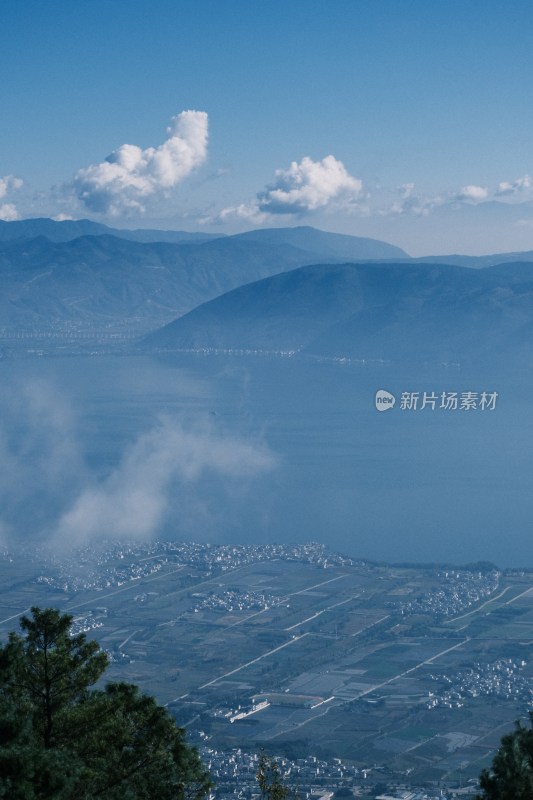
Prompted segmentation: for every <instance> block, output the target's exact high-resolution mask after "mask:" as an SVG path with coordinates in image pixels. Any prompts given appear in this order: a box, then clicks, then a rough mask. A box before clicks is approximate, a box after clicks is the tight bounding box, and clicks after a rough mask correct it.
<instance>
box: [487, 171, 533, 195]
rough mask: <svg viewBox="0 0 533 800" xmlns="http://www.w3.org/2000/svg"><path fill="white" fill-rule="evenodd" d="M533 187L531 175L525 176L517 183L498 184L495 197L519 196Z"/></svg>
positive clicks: (517, 180) (505, 182)
mask: <svg viewBox="0 0 533 800" xmlns="http://www.w3.org/2000/svg"><path fill="white" fill-rule="evenodd" d="M532 186H533V181H532V180H531V178H530V177H529V175H524V176H523V177H522V178H517V179H516V180H515V181H502V182H501V183H499V184H498V187H497V189H496V192H495V195H496V197H502V196H505V195H513V194H518V193H519V192H524V191H527V189H531V187H532Z"/></svg>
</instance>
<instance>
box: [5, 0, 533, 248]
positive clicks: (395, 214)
mask: <svg viewBox="0 0 533 800" xmlns="http://www.w3.org/2000/svg"><path fill="white" fill-rule="evenodd" d="M532 33H533V6H532V5H531V3H530V2H529V1H528V2H522V0H513V2H510V3H507V4H504V3H502V2H492V1H491V0H468V2H466V0H461V2H457V1H456V0H446V2H443V1H442V0H425V2H419V1H418V0H416V2H411V1H410V0H329V2H325V0H324V1H322V2H316V0H306V2H303V0H285V1H284V2H282V1H281V0H262V2H255V1H254V0H248V2H244V0H218V1H217V0H196V2H188V0H174V2H170V0H152V1H151V2H146V1H145V0H106V2H104V1H103V0H90V1H86V0H70V2H69V3H65V2H56V0H47V2H46V3H43V2H42V0H17V2H10V3H3V4H2V5H1V7H0V75H1V82H0V101H1V109H2V114H1V125H0V216H1V217H3V218H4V219H14V218H16V217H19V218H23V217H29V216H60V217H69V216H70V217H75V218H79V217H90V218H93V219H97V220H99V221H102V222H106V223H108V224H111V225H114V226H118V227H139V226H143V227H164V228H177V229H186V230H198V229H204V230H209V231H220V232H221V233H232V232H237V231H240V230H245V229H248V228H251V227H259V226H265V225H267V226H285V225H301V224H311V225H315V226H317V227H320V228H324V229H327V230H334V231H339V232H344V233H352V234H355V235H363V236H374V237H376V238H381V239H386V240H388V241H391V242H393V243H395V244H398V245H400V246H403V247H404V248H405V249H407V250H408V251H409V252H411V253H413V254H414V255H422V254H427V253H431V252H434V253H436V252H440V253H446V252H448V253H449V252H455V251H460V252H470V253H482V252H494V251H504V250H523V249H533V179H530V177H529V176H530V175H531V176H533V135H532V134H533V96H532V95H533V81H532V80H531V76H532V74H533V47H531V42H532V41H533V37H532ZM182 112H193V113H189V114H183V113H182ZM194 112H195V113H194ZM180 115H181V116H180ZM173 119H174V121H173V122H172V120H173ZM169 127H170V131H168V130H167V129H168V128H169ZM126 144H127V145H134V146H135V147H133V148H124V147H123V145H126ZM112 153H115V156H114V157H112V159H111V161H106V158H107V157H108V156H110V154H112Z"/></svg>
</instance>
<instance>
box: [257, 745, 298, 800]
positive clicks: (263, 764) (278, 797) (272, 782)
mask: <svg viewBox="0 0 533 800" xmlns="http://www.w3.org/2000/svg"><path fill="white" fill-rule="evenodd" d="M256 778H257V783H258V785H259V791H260V792H261V800H287V798H289V797H293V798H295V800H296V794H295V792H291V790H290V789H289V788H288V787H287V786H286V785H285V783H284V782H283V779H282V777H281V773H280V769H279V765H278V762H277V761H276V760H275V759H274V758H272V757H271V756H267V755H266V753H264V752H262V753H261V755H260V756H259V763H258V765H257V773H256Z"/></svg>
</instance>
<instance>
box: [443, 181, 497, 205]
mask: <svg viewBox="0 0 533 800" xmlns="http://www.w3.org/2000/svg"><path fill="white" fill-rule="evenodd" d="M488 197H489V190H488V189H486V188H485V187H484V186H474V185H473V184H469V185H468V186H463V188H462V189H461V190H460V191H459V192H458V193H457V195H456V197H455V198H453V197H452V198H451V200H452V202H453V201H454V200H466V201H467V202H472V203H481V202H482V201H483V200H487V199H488Z"/></svg>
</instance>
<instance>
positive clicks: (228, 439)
mask: <svg viewBox="0 0 533 800" xmlns="http://www.w3.org/2000/svg"><path fill="white" fill-rule="evenodd" d="M0 370H1V373H2V376H3V380H2V386H3V387H4V388H3V389H1V390H0V412H1V417H0V456H1V462H0V463H1V464H2V472H1V474H0V498H1V512H0V534H1V537H2V539H3V540H5V541H7V542H9V541H15V540H17V539H19V540H20V539H22V540H37V539H42V538H44V539H46V540H48V541H51V542H53V543H54V544H55V545H56V546H57V547H65V546H68V545H69V544H72V543H83V542H87V541H93V540H97V539H98V538H101V537H107V538H108V537H113V536H117V537H121V538H122V537H127V538H130V537H131V538H149V537H167V538H176V539H195V540H199V541H206V540H208V541H213V542H222V541H224V542H232V541H234V542H250V543H253V542H254V541H257V542H264V541H286V542H296V541H309V540H317V541H321V542H325V543H327V544H328V545H329V547H330V548H332V549H336V550H340V551H342V552H344V553H346V554H349V555H352V556H355V557H362V558H369V559H375V560H387V561H416V562H436V561H450V562H455V563H465V562H467V561H477V560H480V559H483V560H491V561H494V562H495V563H497V564H499V565H500V566H532V565H533V536H532V535H531V519H532V516H533V515H532V511H533V492H532V479H533V457H532V454H531V453H532V449H531V442H532V432H533V406H532V404H531V396H532V392H533V381H532V379H531V377H529V378H528V379H527V380H526V379H524V378H523V377H521V376H516V375H515V376H514V377H504V376H502V375H498V373H495V374H493V375H490V374H485V375H484V376H483V375H480V376H475V375H471V374H464V373H463V372H461V370H460V369H459V368H455V367H453V366H452V367H449V368H447V369H444V368H439V369H434V370H431V371H427V372H426V373H425V374H422V373H421V372H420V371H419V372H418V374H414V373H413V374H409V373H408V372H406V371H404V372H402V371H393V370H391V369H389V368H386V367H380V366H368V365H367V366H355V365H347V364H344V365H342V364H334V363H318V362H309V363H305V362H298V361H296V360H294V359H272V360H267V359H265V358H262V357H259V356H256V357H254V356H249V357H238V356H233V357H226V358H223V357H219V356H209V357H200V356H197V357H193V356H188V357H185V356H183V357H177V356H176V357H172V358H170V357H168V358H165V359H159V360H155V359H151V358H149V357H147V356H146V357H144V356H136V357H118V356H115V357H111V356H109V357H105V356H98V357H92V358H91V357H84V358H82V357H71V358H43V359H39V358H34V359H18V360H3V361H1V362H0ZM378 389H385V390H387V391H389V392H391V393H393V394H394V395H395V396H396V405H395V407H394V408H393V409H391V410H389V411H387V412H385V413H378V412H377V411H376V409H375V403H374V396H375V393H376V391H377V390H378ZM424 391H425V392H427V393H428V394H429V393H435V395H436V396H437V398H438V401H437V402H436V404H435V409H434V410H432V409H431V408H430V407H429V406H428V407H426V408H425V409H424V410H421V409H420V403H421V399H420V400H419V401H418V406H419V407H418V408H417V409H416V410H402V409H401V408H400V397H401V393H402V392H420V398H422V395H423V392H424ZM454 391H455V392H458V393H459V395H460V394H461V393H464V392H469V391H471V392H476V393H478V398H479V396H480V394H481V392H483V391H485V392H497V393H498V398H497V401H496V407H495V408H494V410H489V409H485V410H480V409H479V408H477V409H472V410H470V411H465V410H461V409H460V408H458V409H457V410H453V409H449V410H445V409H441V408H439V405H440V397H441V394H442V392H454Z"/></svg>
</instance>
